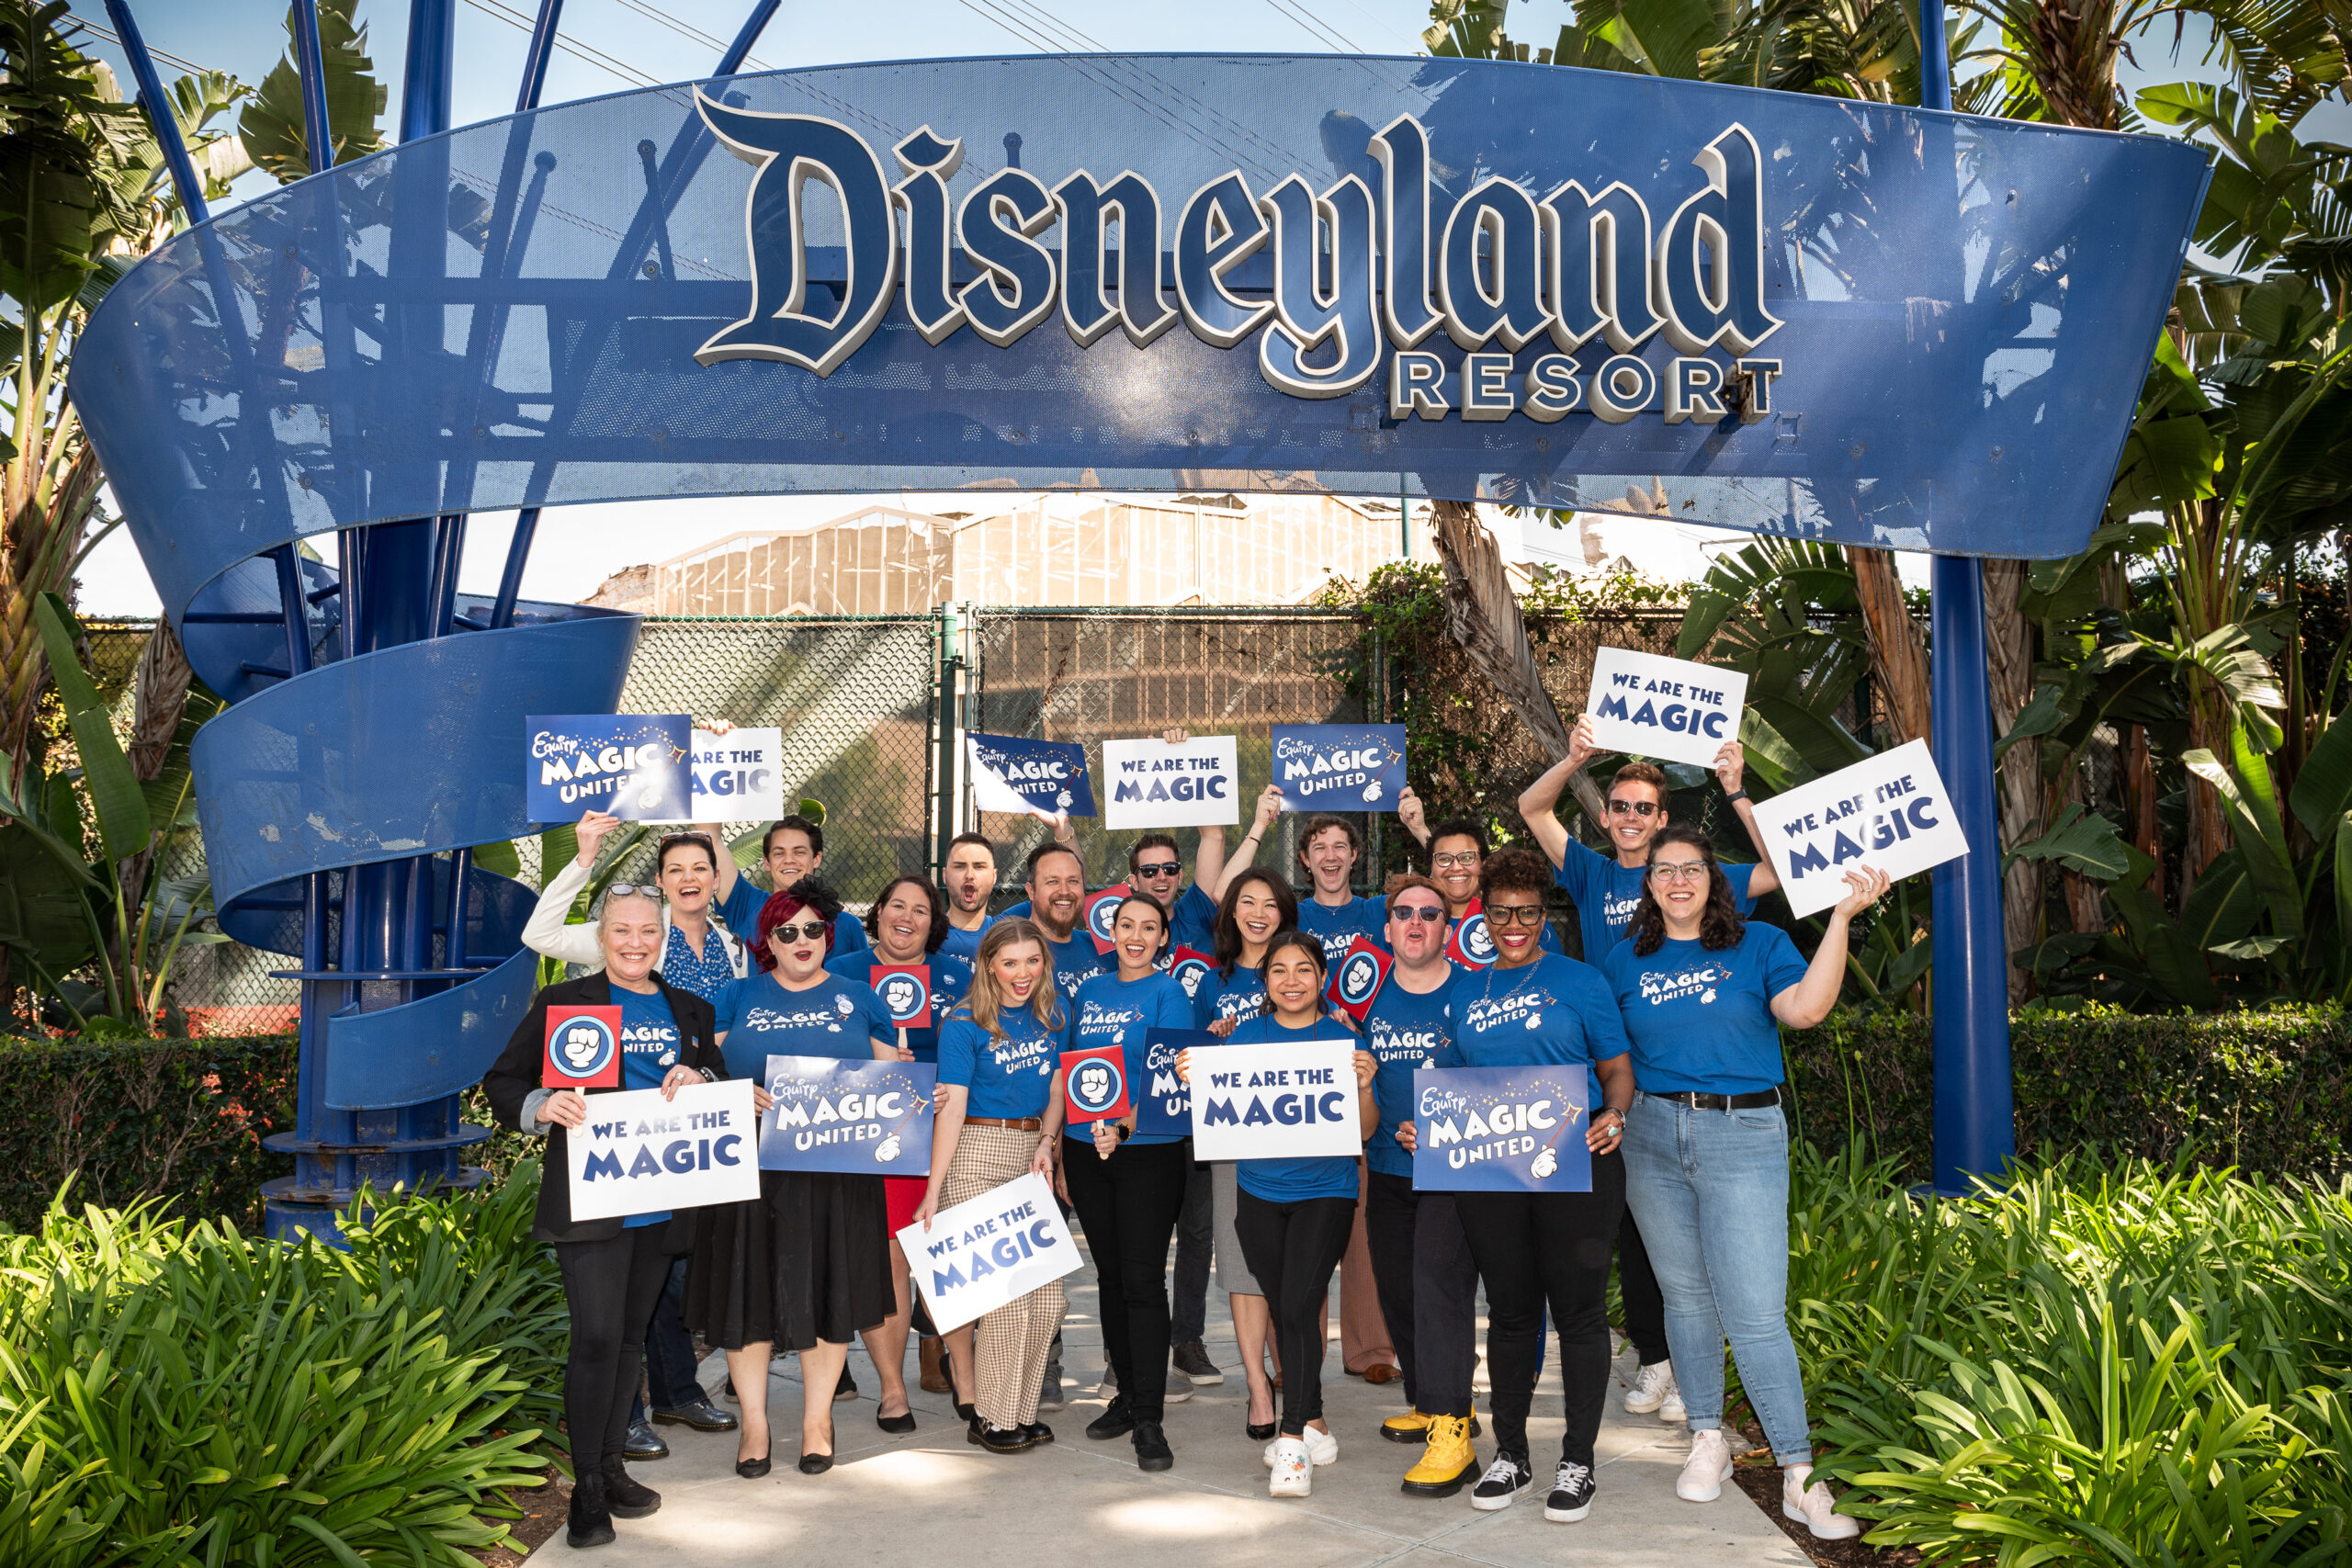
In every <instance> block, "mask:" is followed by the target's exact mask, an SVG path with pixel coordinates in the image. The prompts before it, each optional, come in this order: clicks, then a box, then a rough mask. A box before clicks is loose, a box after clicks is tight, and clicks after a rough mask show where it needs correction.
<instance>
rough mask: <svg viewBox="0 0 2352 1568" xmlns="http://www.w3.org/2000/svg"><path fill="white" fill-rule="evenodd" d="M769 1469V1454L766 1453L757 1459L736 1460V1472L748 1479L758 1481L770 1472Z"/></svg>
mask: <svg viewBox="0 0 2352 1568" xmlns="http://www.w3.org/2000/svg"><path fill="white" fill-rule="evenodd" d="M768 1469H769V1456H768V1455H766V1454H762V1455H761V1456H760V1457H759V1458H757V1459H739V1460H737V1461H735V1473H736V1474H738V1475H740V1476H741V1477H742V1478H743V1479H744V1480H746V1481H757V1480H758V1479H759V1478H760V1477H761V1476H763V1475H765V1474H766V1473H767V1472H768Z"/></svg>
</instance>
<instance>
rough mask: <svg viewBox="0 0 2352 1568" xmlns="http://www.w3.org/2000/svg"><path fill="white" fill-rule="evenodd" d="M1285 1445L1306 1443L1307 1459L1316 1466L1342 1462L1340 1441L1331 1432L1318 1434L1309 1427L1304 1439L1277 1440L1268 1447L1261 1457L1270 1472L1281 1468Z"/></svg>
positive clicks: (1302, 1494)
mask: <svg viewBox="0 0 2352 1568" xmlns="http://www.w3.org/2000/svg"><path fill="white" fill-rule="evenodd" d="M1284 1443H1305V1444H1306V1457H1307V1458H1308V1460H1310V1461H1313V1462H1314V1463H1316V1464H1337V1463H1339V1462H1340V1439H1339V1438H1335V1437H1333V1436H1332V1435H1331V1434H1330V1433H1329V1432H1318V1431H1317V1430H1316V1429H1315V1428H1314V1427H1308V1428H1307V1429H1306V1436H1305V1437H1303V1438H1275V1439H1274V1440H1273V1441H1272V1442H1271V1443H1268V1444H1267V1445H1266V1451H1265V1453H1264V1454H1263V1455H1262V1456H1261V1457H1262V1458H1263V1459H1264V1460H1265V1461H1266V1468H1267V1469H1268V1470H1278V1469H1280V1468H1281V1463H1280V1460H1281V1452H1282V1446H1283V1444H1284ZM1299 1495H1300V1496H1302V1497H1303V1496H1305V1495H1306V1494H1305V1493H1303V1492H1302V1493H1300V1494H1299Z"/></svg>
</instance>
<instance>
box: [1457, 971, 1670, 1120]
mask: <svg viewBox="0 0 2352 1568" xmlns="http://www.w3.org/2000/svg"><path fill="white" fill-rule="evenodd" d="M1453 1003H1454V1021H1453V1045H1454V1049H1455V1051H1456V1052H1458V1053H1459V1054H1460V1055H1461V1057H1462V1066H1465V1067H1530V1066H1574V1065H1575V1064H1577V1063H1579V1062H1581V1063H1583V1064H1584V1065H1585V1076H1586V1077H1587V1079H1588V1080H1589V1082H1588V1083H1587V1084H1586V1086H1585V1087H1586V1090H1587V1093H1588V1096H1589V1098H1588V1100H1587V1101H1586V1103H1587V1105H1588V1106H1589V1108H1590V1109H1593V1110H1598V1109H1600V1073H1599V1072H1598V1071H1597V1070H1596V1069H1595V1068H1594V1067H1593V1066H1592V1064H1593V1063H1595V1062H1605V1061H1608V1060H1609V1059H1610V1058H1611V1057H1612V1056H1622V1055H1624V1054H1625V1053H1626V1052H1627V1051H1629V1050H1631V1049H1632V1048H1633V1046H1632V1043H1630V1042H1629V1041H1627V1040H1626V1038H1625V1024H1624V1021H1623V1020H1622V1019H1620V1018H1619V1017H1618V1016H1617V1006H1616V1003H1615V1002H1614V1001H1613V1000H1612V999H1611V997H1610V993H1609V982H1608V980H1607V979H1606V978H1605V977H1603V976H1602V975H1601V974H1600V971H1599V970H1597V969H1595V968H1594V967H1593V966H1592V965H1591V964H1579V963H1577V961H1576V960H1575V959H1573V958H1562V957H1561V956H1560V955H1559V954H1557V953H1545V954H1544V956H1543V957H1541V958H1539V959H1537V960H1536V961H1535V962H1534V963H1532V964H1521V966H1520V967H1518V968H1516V969H1482V970H1480V971H1479V972H1478V973H1477V975H1476V976H1475V977H1474V976H1464V977H1463V978H1462V980H1461V982H1460V983H1459V984H1457V985H1456V986H1455V987H1453Z"/></svg>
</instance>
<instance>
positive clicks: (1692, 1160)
mask: <svg viewBox="0 0 2352 1568" xmlns="http://www.w3.org/2000/svg"><path fill="white" fill-rule="evenodd" d="M1625 1199H1626V1201H1627V1202H1628V1203H1629V1204H1631V1205H1632V1207H1633V1211H1634V1219H1635V1220H1636V1221H1638V1222H1639V1224H1641V1227H1642V1240H1643V1242H1644V1243H1645V1245H1646V1246H1647V1247H1648V1248H1649V1254H1650V1265H1651V1267H1652V1268H1654V1269H1656V1270H1657V1282H1658V1286H1659V1289H1660V1290H1661V1291H1662V1292H1664V1293H1665V1296H1666V1340H1667V1344H1668V1348H1671V1349H1672V1351H1673V1352H1674V1380H1675V1382H1677V1383H1678V1384H1679V1385H1680V1387H1681V1390H1682V1403H1683V1404H1685V1405H1687V1406H1688V1407H1689V1408H1690V1411H1691V1430H1692V1431H1694V1432H1703V1431H1706V1430H1708V1429H1710V1428H1717V1427H1722V1426H1723V1424H1724V1341H1725V1340H1726V1339H1728V1340H1729V1341H1730V1342H1731V1353H1732V1359H1734V1360H1735V1361H1736V1362H1737V1363H1738V1364H1739V1381H1740V1382H1741V1384H1742V1385H1743V1386H1744V1387H1745V1388H1746V1389H1747V1400H1748V1403H1749V1404H1753V1405H1754V1406H1755V1407H1756V1416H1757V1418H1758V1420H1760V1421H1761V1422H1763V1423H1764V1436H1765V1438H1766V1440H1767V1441H1769V1442H1770V1443H1771V1445H1772V1452H1773V1455H1774V1457H1776V1458H1777V1459H1778V1460H1779V1461H1780V1462H1781V1463H1782V1464H1784V1465H1787V1464H1811V1463H1812V1462H1813V1442H1812V1438H1811V1428H1810V1427H1808V1425H1807V1424H1806V1420H1805V1410H1804V1375H1803V1373H1801V1372H1800V1371H1798V1369H1797V1348H1796V1345H1795V1344H1794V1342H1793V1341H1792V1340H1791V1339H1790V1338H1789V1321H1788V1294H1789V1133H1788V1124H1787V1122H1785V1121H1784V1120H1783V1119H1782V1117H1781V1109H1780V1107H1778V1106H1776V1105H1767V1106H1761V1107H1758V1108H1757V1109H1755V1110H1751V1111H1693V1110H1691V1108H1690V1107H1689V1106H1687V1105H1677V1104H1675V1103H1674V1102H1673V1101H1671V1100H1660V1099H1655V1098H1653V1097H1651V1096H1649V1095H1646V1094H1637V1095H1635V1096H1634V1108H1633V1110H1632V1111H1631V1112H1630V1113H1628V1115H1627V1116H1626V1119H1625Z"/></svg>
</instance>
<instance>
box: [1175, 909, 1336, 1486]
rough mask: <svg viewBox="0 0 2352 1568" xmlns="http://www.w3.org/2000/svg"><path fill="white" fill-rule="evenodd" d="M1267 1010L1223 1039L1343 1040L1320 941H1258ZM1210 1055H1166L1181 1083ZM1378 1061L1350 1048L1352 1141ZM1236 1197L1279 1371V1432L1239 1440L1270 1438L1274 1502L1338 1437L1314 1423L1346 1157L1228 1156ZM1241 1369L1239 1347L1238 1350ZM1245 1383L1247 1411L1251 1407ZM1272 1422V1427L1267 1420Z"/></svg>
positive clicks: (1290, 936) (1308, 1481)
mask: <svg viewBox="0 0 2352 1568" xmlns="http://www.w3.org/2000/svg"><path fill="white" fill-rule="evenodd" d="M1264 973H1265V985H1266V1002H1267V1008H1268V1010H1267V1011H1266V1012H1264V1013H1261V1014H1260V1015H1259V1016H1258V1017H1255V1018H1252V1019H1249V1020H1247V1021H1243V1022H1242V1023H1241V1024H1239V1025H1238V1027H1237V1028H1235V1030H1234V1031H1233V1033H1232V1035H1231V1037H1230V1040H1229V1042H1228V1043H1229V1044H1230V1045H1231V1046H1234V1047H1237V1048H1240V1049H1237V1050H1236V1052H1235V1055H1237V1057H1239V1058H1242V1059H1244V1060H1246V1059H1247V1055H1248V1052H1247V1049H1246V1048H1247V1047H1248V1046H1250V1045H1256V1044H1269V1043H1283V1044H1297V1043H1304V1042H1306V1041H1310V1040H1344V1041H1347V1042H1350V1043H1353V1042H1354V1041H1355V1038H1356V1034H1355V1031H1354V1030H1352V1029H1351V1028H1349V1027H1348V1025H1347V1024H1345V1023H1343V1022H1341V1021H1339V1020H1337V1019H1334V1018H1332V1017H1331V1016H1330V1015H1329V1013H1327V1012H1326V1011H1325V1010H1324V1007H1323V984H1324V977H1325V970H1324V965H1323V943H1322V942H1321V941H1320V940H1319V939H1318V938H1317V937H1315V936H1312V935H1310V934H1308V933H1307V932H1305V931H1295V930H1294V931H1284V932H1283V933H1282V934H1281V935H1280V936H1277V937H1275V938H1274V939H1273V941H1272V942H1269V943H1268V944H1267V947H1266V954H1265V971H1264ZM1213 1059H1214V1058H1213V1057H1210V1056H1204V1054H1203V1053H1201V1052H1198V1051H1187V1052H1185V1053H1183V1054H1182V1055H1181V1056H1179V1057H1178V1058H1177V1059H1176V1072H1177V1075H1178V1076H1179V1077H1182V1079H1183V1080H1184V1081H1185V1082H1186V1083H1188V1084H1189V1083H1192V1082H1193V1079H1194V1075H1195V1074H1196V1073H1200V1072H1204V1071H1206V1070H1207V1069H1208V1066H1209V1064H1210V1062H1211V1060H1213ZM1377 1066H1378V1064H1377V1063H1376V1062H1374V1060H1373V1057H1372V1054H1371V1053H1370V1052H1368V1051H1364V1050H1362V1049H1359V1050H1357V1051H1356V1053H1355V1077H1356V1115H1357V1117H1358V1118H1359V1122H1360V1125H1361V1129H1362V1132H1363V1136H1365V1137H1369V1136H1371V1134H1372V1133H1373V1131H1374V1128H1376V1127H1377V1126H1378V1125H1379V1122H1380V1108H1379V1106H1378V1105H1377V1104H1376V1103H1375V1102H1374V1099H1373V1092H1372V1080H1373V1076H1374V1072H1375V1070H1376V1069H1377ZM1236 1168H1237V1175H1238V1179H1239V1186H1240V1197H1239V1201H1238V1207H1237V1211H1236V1213H1235V1217H1234V1225H1235V1229H1236V1230H1237V1231H1238V1234H1239V1235H1240V1239H1241V1249H1242V1251H1243V1252H1244V1254H1246V1255H1247V1256H1248V1258H1249V1260H1250V1273H1252V1274H1253V1275H1255V1276H1256V1277H1257V1279H1258V1281H1259V1282H1260V1283H1261V1285H1262V1286H1263V1287H1264V1288H1265V1295H1266V1310H1267V1312H1268V1313H1269V1314H1270V1315H1271V1316H1272V1321H1273V1327H1274V1337H1275V1344H1276V1346H1277V1347H1278V1348H1279V1349H1280V1351H1281V1354H1282V1363H1283V1369H1284V1373H1283V1390H1282V1393H1283V1402H1282V1415H1281V1417H1280V1423H1279V1431H1269V1430H1267V1429H1266V1428H1265V1427H1259V1426H1257V1425H1256V1424H1255V1423H1253V1424H1252V1425H1251V1427H1250V1436H1251V1437H1253V1438H1254V1437H1260V1436H1265V1437H1271V1438H1273V1441H1272V1442H1271V1443H1269V1444H1268V1445H1267V1446H1266V1453H1265V1459H1266V1466H1267V1468H1268V1469H1270V1470H1272V1472H1273V1474H1272V1477H1271V1478H1270V1479H1269V1480H1268V1482H1267V1485H1266V1490H1267V1493H1268V1495H1272V1496H1275V1497H1305V1496H1306V1495H1309V1494H1310V1493H1311V1492H1312V1491H1313V1490H1314V1483H1315V1477H1314V1467H1315V1466H1316V1465H1318V1464H1330V1463H1332V1462H1334V1461H1337V1460H1338V1459H1339V1457H1340V1440H1339V1439H1338V1438H1334V1437H1333V1436H1332V1435H1331V1428H1330V1426H1329V1423H1328V1422H1326V1421H1325V1420H1324V1419H1323V1348H1324V1328H1323V1302H1324V1297H1325V1295H1326V1293H1327V1292H1329V1290H1330V1288H1331V1274H1332V1271H1333V1270H1334V1269H1338V1268H1339V1266H1340V1258H1341V1256H1342V1255H1344V1254H1345V1253H1346V1252H1347V1250H1348V1237H1349V1236H1350V1235H1351V1234H1352V1232H1353V1231H1354V1229H1355V1222H1356V1193H1357V1187H1358V1181H1357V1172H1356V1157H1355V1156H1353V1155H1340V1156H1323V1157H1310V1158H1295V1159H1245V1160H1240V1161H1237V1162H1236ZM1243 1355H1244V1359H1245V1361H1244V1364H1245V1365H1247V1364H1248V1356H1249V1349H1248V1347H1246V1346H1245V1347H1244V1348H1243ZM1255 1381H1256V1380H1254V1379H1253V1380H1252V1387H1251V1390H1250V1393H1251V1399H1250V1404H1251V1406H1252V1408H1251V1411H1250V1414H1251V1415H1252V1416H1254V1415H1256V1414H1257V1411H1256V1408H1255V1406H1256V1404H1257V1398H1256V1395H1257V1390H1256V1387H1255ZM1269 1425H1270V1426H1271V1425H1272V1423H1269Z"/></svg>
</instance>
